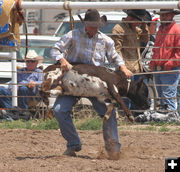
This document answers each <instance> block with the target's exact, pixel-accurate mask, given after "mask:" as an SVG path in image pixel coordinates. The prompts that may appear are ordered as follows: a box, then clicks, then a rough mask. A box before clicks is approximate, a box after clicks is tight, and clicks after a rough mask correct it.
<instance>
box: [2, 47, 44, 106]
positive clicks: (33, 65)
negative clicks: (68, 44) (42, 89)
mask: <svg viewBox="0 0 180 172" xmlns="http://www.w3.org/2000/svg"><path fill="white" fill-rule="evenodd" d="M42 61H43V57H41V56H38V55H37V53H36V52H35V51H34V50H29V51H28V53H27V56H26V59H25V62H26V67H23V68H21V69H18V72H17V85H18V96H20V97H18V107H19V108H21V109H28V104H29V98H30V97H29V96H37V94H38V86H39V85H40V84H41V83H42V80H43V73H42V70H41V69H39V68H38V67H37V65H38V64H39V63H41V62H42ZM11 88H12V85H11V83H10V84H9V86H8V88H5V87H0V107H1V108H12V99H11V97H12V93H11ZM1 96H2V97H1ZM4 96H5V97H4ZM6 96H7V97H6ZM37 100H38V98H37Z"/></svg>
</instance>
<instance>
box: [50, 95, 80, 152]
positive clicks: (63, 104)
mask: <svg viewBox="0 0 180 172" xmlns="http://www.w3.org/2000/svg"><path fill="white" fill-rule="evenodd" d="M77 101H78V98H77V97H73V96H59V97H57V99H56V102H55V104H54V108H53V109H54V116H55V118H56V120H57V121H58V123H59V127H60V130H61V133H62V136H63V137H64V139H65V140H66V141H67V148H68V149H69V150H73V151H80V150H81V141H80V138H79V136H78V133H77V131H76V129H75V127H74V124H73V122H72V118H71V115H70V112H71V110H72V107H73V106H74V105H75V104H76V103H77Z"/></svg>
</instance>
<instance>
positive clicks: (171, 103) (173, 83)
mask: <svg viewBox="0 0 180 172" xmlns="http://www.w3.org/2000/svg"><path fill="white" fill-rule="evenodd" d="M172 70H180V67H175V68H173V69H172ZM154 79H155V84H167V86H156V89H157V92H158V96H159V97H160V98H162V99H161V100H160V103H161V104H162V105H165V104H166V105H168V108H170V109H171V110H176V102H175V99H174V98H175V97H176V96H177V95H178V94H179V92H178V91H177V89H178V87H177V85H178V83H179V80H180V73H179V72H176V73H169V74H168V73H164V74H154ZM169 97H170V98H171V99H168V98H169Z"/></svg>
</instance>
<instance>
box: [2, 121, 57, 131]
mask: <svg viewBox="0 0 180 172" xmlns="http://www.w3.org/2000/svg"><path fill="white" fill-rule="evenodd" d="M0 128H4V129H15V128H23V129H35V130H52V129H58V128H59V126H58V123H57V121H56V119H55V118H53V119H51V120H50V119H48V120H46V121H43V120H29V121H22V120H17V121H3V122H2V123H1V124H0Z"/></svg>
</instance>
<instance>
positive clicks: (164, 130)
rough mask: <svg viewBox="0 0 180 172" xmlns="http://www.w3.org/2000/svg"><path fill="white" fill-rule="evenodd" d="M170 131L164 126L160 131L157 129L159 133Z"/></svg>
mask: <svg viewBox="0 0 180 172" xmlns="http://www.w3.org/2000/svg"><path fill="white" fill-rule="evenodd" d="M170 130H171V129H170V128H167V127H166V126H162V127H161V128H160V129H159V132H168V131H170Z"/></svg>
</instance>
